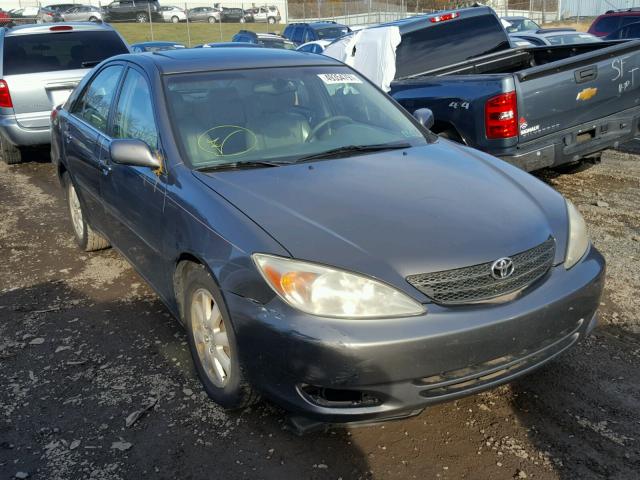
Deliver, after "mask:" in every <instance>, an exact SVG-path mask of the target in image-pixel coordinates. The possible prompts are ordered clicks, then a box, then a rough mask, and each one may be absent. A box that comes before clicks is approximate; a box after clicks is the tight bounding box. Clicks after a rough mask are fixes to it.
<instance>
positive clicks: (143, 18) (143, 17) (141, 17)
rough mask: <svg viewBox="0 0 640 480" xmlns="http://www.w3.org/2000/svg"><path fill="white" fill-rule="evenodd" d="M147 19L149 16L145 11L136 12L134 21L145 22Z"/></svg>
mask: <svg viewBox="0 0 640 480" xmlns="http://www.w3.org/2000/svg"><path fill="white" fill-rule="evenodd" d="M148 21H149V17H148V16H147V14H146V13H142V12H141V13H138V14H137V15H136V22H138V23H147V22H148Z"/></svg>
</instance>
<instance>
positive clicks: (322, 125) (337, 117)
mask: <svg viewBox="0 0 640 480" xmlns="http://www.w3.org/2000/svg"><path fill="white" fill-rule="evenodd" d="M335 122H346V123H353V120H352V119H351V118H349V117H347V116H346V115H334V116H332V117H329V118H325V119H324V120H322V121H321V122H320V123H319V124H317V125H316V126H315V127H313V128H312V129H311V131H310V132H309V135H308V136H307V139H306V140H305V142H310V141H311V140H313V139H314V138H315V136H316V135H317V134H318V133H320V131H321V130H323V129H324V128H326V127H327V126H328V125H330V124H332V123H335Z"/></svg>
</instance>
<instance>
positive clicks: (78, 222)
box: [62, 172, 110, 252]
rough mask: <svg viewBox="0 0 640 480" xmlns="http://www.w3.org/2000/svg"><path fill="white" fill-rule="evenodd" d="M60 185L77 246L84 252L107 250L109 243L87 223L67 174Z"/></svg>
mask: <svg viewBox="0 0 640 480" xmlns="http://www.w3.org/2000/svg"><path fill="white" fill-rule="evenodd" d="M62 184H63V185H64V191H65V194H66V197H67V205H68V207H69V216H70V217H71V226H72V227H73V233H74V237H75V239H76V243H77V244H78V246H79V247H80V248H81V249H82V250H84V251H85V252H93V251H95V250H103V249H105V248H108V247H109V246H110V245H109V242H108V241H107V239H105V238H104V237H103V236H102V235H100V234H99V233H97V232H96V231H95V230H93V228H91V226H90V225H89V224H88V223H87V221H86V219H85V215H84V212H83V209H82V205H81V204H80V199H79V198H78V194H77V192H76V189H75V186H74V185H73V182H72V181H71V178H70V177H69V174H68V173H66V172H65V173H64V174H63V176H62Z"/></svg>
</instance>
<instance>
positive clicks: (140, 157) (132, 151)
mask: <svg viewBox="0 0 640 480" xmlns="http://www.w3.org/2000/svg"><path fill="white" fill-rule="evenodd" d="M109 152H110V153H111V160H112V161H113V162H115V163H119V164H120V165H131V166H132V167H148V168H151V169H154V170H156V169H158V168H161V167H162V162H161V161H160V160H158V159H157V158H156V157H155V156H154V155H153V153H151V149H150V148H149V146H148V145H147V144H146V143H144V142H143V141H142V140H137V139H131V140H114V141H113V142H111V146H110V147H109Z"/></svg>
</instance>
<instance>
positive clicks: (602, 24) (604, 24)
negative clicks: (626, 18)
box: [593, 17, 620, 33]
mask: <svg viewBox="0 0 640 480" xmlns="http://www.w3.org/2000/svg"><path fill="white" fill-rule="evenodd" d="M618 28H620V17H602V18H601V19H600V20H598V22H597V23H596V24H595V25H594V27H593V29H594V30H595V31H596V32H602V33H610V32H613V31H614V30H617V29H618Z"/></svg>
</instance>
